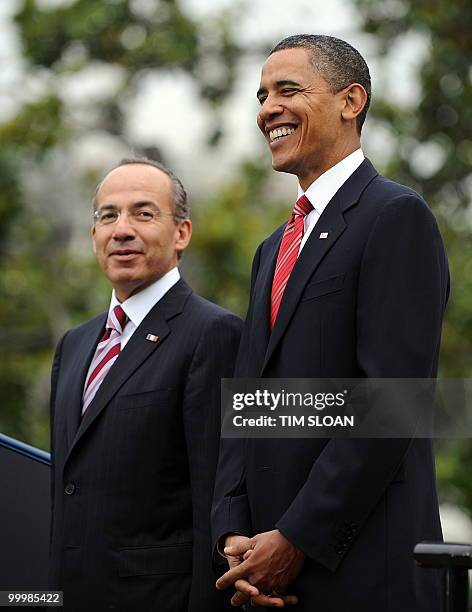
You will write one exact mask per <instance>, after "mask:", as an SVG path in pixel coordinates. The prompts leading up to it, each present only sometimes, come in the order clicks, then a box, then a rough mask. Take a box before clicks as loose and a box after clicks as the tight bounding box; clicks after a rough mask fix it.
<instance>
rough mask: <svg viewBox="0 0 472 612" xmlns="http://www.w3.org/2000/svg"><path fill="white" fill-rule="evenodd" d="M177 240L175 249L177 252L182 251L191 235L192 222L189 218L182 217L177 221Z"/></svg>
mask: <svg viewBox="0 0 472 612" xmlns="http://www.w3.org/2000/svg"><path fill="white" fill-rule="evenodd" d="M177 232H178V234H177V240H176V243H175V250H176V251H177V252H178V253H182V251H184V250H185V249H186V248H187V247H188V245H189V242H190V239H191V237H192V222H191V221H190V219H183V220H182V221H179V225H178V226H177Z"/></svg>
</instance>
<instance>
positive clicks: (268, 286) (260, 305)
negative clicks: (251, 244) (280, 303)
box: [253, 225, 285, 364]
mask: <svg viewBox="0 0 472 612" xmlns="http://www.w3.org/2000/svg"><path fill="white" fill-rule="evenodd" d="M284 230H285V225H284V226H283V227H281V228H279V229H278V230H277V231H276V232H275V233H274V234H273V236H272V243H271V244H268V245H267V254H266V255H265V257H264V263H263V264H262V265H261V269H260V271H259V275H258V279H257V283H256V285H255V287H254V298H253V299H254V302H253V303H254V304H255V305H257V307H256V308H254V311H253V312H254V314H253V318H254V327H253V329H254V334H253V336H254V346H253V348H254V351H255V353H256V355H257V362H256V363H258V364H262V363H263V362H264V356H265V353H266V350H267V345H268V344H269V336H270V329H269V320H270V294H271V291H272V279H273V277H274V270H275V264H276V261H277V255H278V252H279V248H280V243H281V242H282V236H283V233H284Z"/></svg>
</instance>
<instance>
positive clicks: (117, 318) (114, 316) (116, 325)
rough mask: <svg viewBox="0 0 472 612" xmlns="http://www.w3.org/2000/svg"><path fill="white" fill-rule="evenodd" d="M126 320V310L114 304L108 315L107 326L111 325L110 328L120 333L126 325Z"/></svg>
mask: <svg viewBox="0 0 472 612" xmlns="http://www.w3.org/2000/svg"><path fill="white" fill-rule="evenodd" d="M127 320H128V317H127V316H126V312H125V311H124V310H123V308H121V306H120V305H119V304H118V306H115V308H113V310H112V311H111V312H110V314H109V315H108V321H107V327H111V329H114V330H115V331H117V332H119V333H120V334H121V332H122V331H123V329H124V327H125V325H126V322H127Z"/></svg>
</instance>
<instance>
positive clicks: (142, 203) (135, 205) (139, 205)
mask: <svg viewBox="0 0 472 612" xmlns="http://www.w3.org/2000/svg"><path fill="white" fill-rule="evenodd" d="M143 206H152V208H155V209H156V210H159V207H158V206H157V205H156V204H155V202H152V201H151V200H141V201H139V202H134V203H133V204H131V206H129V208H143ZM97 210H118V208H117V207H116V206H115V204H104V205H103V206H99V207H98V209H97Z"/></svg>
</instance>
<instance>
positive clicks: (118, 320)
mask: <svg viewBox="0 0 472 612" xmlns="http://www.w3.org/2000/svg"><path fill="white" fill-rule="evenodd" d="M126 322H127V316H126V313H125V311H124V310H123V308H121V306H119V305H118V306H115V308H113V310H112V311H110V313H109V315H108V320H107V324H106V329H105V333H104V334H103V336H102V337H101V338H100V342H99V343H98V345H97V348H96V349H95V355H94V356H93V359H92V363H91V364H90V367H89V371H88V374H87V378H86V379H85V385H84V395H83V402H82V416H83V415H84V414H85V411H86V410H87V408H88V407H89V406H90V404H91V402H92V400H93V398H94V397H95V394H96V393H97V391H98V388H99V387H100V385H101V384H102V382H103V379H104V378H105V376H106V375H107V374H108V372H109V370H110V368H111V366H112V365H113V364H114V363H115V361H116V360H117V358H118V355H119V354H120V351H121V334H122V332H123V329H124V328H125V325H126Z"/></svg>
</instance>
